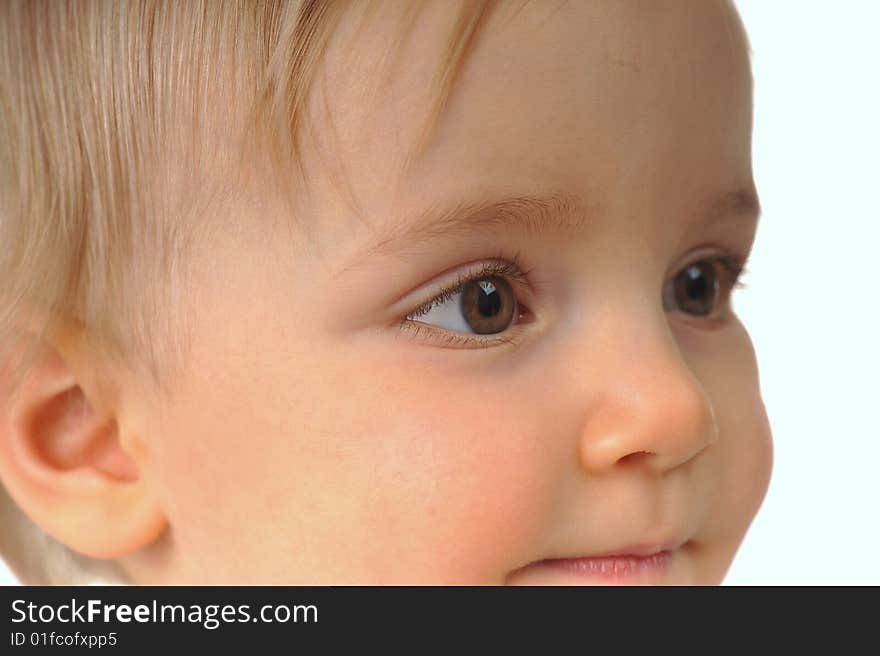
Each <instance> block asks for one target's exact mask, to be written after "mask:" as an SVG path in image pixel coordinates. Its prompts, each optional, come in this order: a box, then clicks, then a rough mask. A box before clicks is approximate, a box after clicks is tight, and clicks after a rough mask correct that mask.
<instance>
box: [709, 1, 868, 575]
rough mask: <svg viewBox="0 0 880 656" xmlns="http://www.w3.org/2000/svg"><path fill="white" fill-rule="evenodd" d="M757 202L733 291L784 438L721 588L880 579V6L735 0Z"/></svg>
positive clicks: (767, 400)
mask: <svg viewBox="0 0 880 656" xmlns="http://www.w3.org/2000/svg"><path fill="white" fill-rule="evenodd" d="M736 4H737V6H738V8H739V10H740V15H741V16H742V18H743V22H744V23H745V26H746V30H747V31H748V33H749V39H750V41H751V45H752V52H753V59H752V63H753V72H754V76H755V128H754V140H753V144H754V150H753V152H754V170H755V182H756V183H757V186H758V192H759V194H760V196H761V202H762V204H763V207H764V216H763V217H762V219H761V223H760V227H759V229H758V235H757V239H756V242H755V249H754V251H753V260H752V263H751V265H750V266H749V269H750V273H749V274H748V275H747V276H746V277H745V282H746V283H747V284H748V285H749V287H747V288H746V289H744V290H740V291H739V292H738V294H740V296H739V297H738V298H737V300H736V301H735V304H736V308H737V311H738V313H739V315H740V317H741V318H742V319H743V321H744V323H745V324H746V326H747V327H748V328H749V331H750V332H751V334H752V339H753V341H754V343H755V349H756V350H757V354H758V363H759V366H760V371H761V388H762V391H763V394H764V400H765V403H766V405H767V412H768V414H769V416H770V422H771V425H772V427H773V432H774V439H775V449H776V453H775V467H774V473H773V478H772V481H771V484H770V491H769V492H768V495H767V499H766V501H765V502H764V507H763V508H762V509H761V511H760V512H759V514H758V516H757V518H756V519H755V522H754V523H753V524H752V529H751V531H750V532H749V535H748V536H747V538H746V541H745V542H744V543H743V546H742V548H741V549H740V553H739V555H738V557H737V559H736V560H735V561H734V564H733V567H732V568H731V570H730V572H729V574H728V577H727V580H726V583H728V584H789V585H798V584H818V585H824V584H873V585H878V584H880V511H878V507H877V506H878V501H880V421H878V416H877V413H878V412H880V382H878V376H880V345H878V340H880V292H878V282H880V265H878V262H877V257H878V253H880V127H878V124H880V38H878V32H877V30H878V27H880V3H878V2H874V1H873V0H861V1H860V0H848V1H845V2H818V1H812V2H811V1H805V0H774V1H773V2H768V1H767V0H738V1H737V2H736Z"/></svg>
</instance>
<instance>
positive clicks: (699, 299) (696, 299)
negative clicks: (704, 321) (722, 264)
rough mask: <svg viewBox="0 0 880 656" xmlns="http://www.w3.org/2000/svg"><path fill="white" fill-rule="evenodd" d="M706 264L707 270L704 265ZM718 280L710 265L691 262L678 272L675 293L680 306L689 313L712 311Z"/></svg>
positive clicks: (703, 314) (707, 312)
mask: <svg viewBox="0 0 880 656" xmlns="http://www.w3.org/2000/svg"><path fill="white" fill-rule="evenodd" d="M707 266H708V271H707V270H706V267H707ZM717 292H718V281H717V280H716V277H715V275H714V272H713V269H712V266H711V265H707V264H693V265H691V266H689V267H688V268H687V269H685V270H684V271H682V273H681V274H679V279H678V280H677V281H676V293H677V295H678V299H677V300H678V303H679V305H680V307H681V308H682V309H683V310H684V311H685V312H688V313H690V314H695V315H699V316H705V315H707V314H710V313H711V312H712V307H713V305H714V304H715V300H716V298H715V297H716V296H717Z"/></svg>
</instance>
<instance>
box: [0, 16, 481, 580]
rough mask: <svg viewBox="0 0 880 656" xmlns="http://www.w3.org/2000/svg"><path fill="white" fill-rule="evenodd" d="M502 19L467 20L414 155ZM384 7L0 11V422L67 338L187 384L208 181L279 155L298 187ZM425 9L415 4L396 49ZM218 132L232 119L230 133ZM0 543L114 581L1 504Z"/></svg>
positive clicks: (44, 569)
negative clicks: (314, 113)
mask: <svg viewBox="0 0 880 656" xmlns="http://www.w3.org/2000/svg"><path fill="white" fill-rule="evenodd" d="M492 6H494V3H493V1H492V0H474V1H470V2H469V1H467V0H463V1H462V2H461V3H460V8H459V13H458V15H457V19H456V22H455V24H454V28H453V30H452V34H451V35H450V40H449V42H448V45H447V49H446V51H445V53H444V55H443V56H442V57H441V60H440V62H439V64H440V66H438V69H437V71H436V75H435V78H434V80H433V84H434V85H435V87H436V90H437V102H436V104H435V105H434V107H433V109H432V112H431V113H430V115H429V116H428V118H427V121H426V124H425V129H424V131H423V132H422V136H421V137H420V139H419V140H418V142H417V144H416V146H415V152H417V151H418V150H419V149H420V148H422V146H423V145H424V144H425V143H426V142H427V139H428V138H429V135H430V133H431V131H432V130H433V128H434V126H435V124H436V122H437V120H438V118H439V116H440V115H441V113H442V111H443V108H444V106H445V104H446V101H447V98H448V96H449V92H450V90H451V87H452V85H453V82H454V79H455V77H456V73H457V71H458V70H459V69H460V66H461V64H462V62H463V59H464V56H465V54H466V52H467V51H468V50H469V48H470V45H471V43H472V42H473V41H474V38H475V36H476V35H477V33H478V27H479V26H480V25H481V24H482V22H484V21H485V17H486V15H487V14H488V12H489V11H490V10H491V8H492ZM378 7H379V2H378V1H377V0H368V1H366V2H350V1H343V0H340V1H338V2H333V1H324V0H291V1H290V2H281V1H267V2H256V1H254V2H245V1H241V2H219V1H218V2H212V1H208V0H204V1H191V2H173V1H167V2H163V1H159V0H141V1H132V2H116V1H115V0H94V1H86V0H82V1H73V0H70V1H67V2H61V1H57V2H55V1H45V0H44V1H25V0H8V1H6V2H4V3H2V4H0V114H2V116H3V117H4V118H3V121H0V244H2V248H0V371H2V372H3V377H4V380H2V381H0V382H3V383H4V387H5V389H4V390H2V392H0V407H2V406H3V402H4V400H7V399H8V398H9V396H10V395H11V394H12V393H13V392H14V390H15V389H16V387H18V386H19V385H20V383H21V381H22V380H23V379H24V377H25V375H26V373H27V370H28V368H29V366H31V364H32V363H33V358H34V356H35V355H36V354H37V353H38V352H39V349H40V344H41V343H42V340H43V339H44V338H45V337H47V336H49V335H53V334H54V333H55V332H56V331H58V330H60V329H61V328H62V326H63V325H65V322H69V321H75V322H76V323H77V325H80V326H82V329H83V336H84V338H85V339H86V340H87V342H88V344H89V345H90V347H91V348H92V349H94V352H95V353H98V352H100V353H101V354H102V355H106V357H107V358H108V359H111V360H114V361H117V362H120V363H123V364H124V365H125V366H126V367H127V368H128V369H129V370H130V371H132V372H135V373H137V374H139V375H141V376H144V377H146V378H147V379H149V380H151V381H152V382H153V383H155V386H156V388H157V389H160V390H161V389H162V388H163V381H165V380H168V377H169V376H171V375H172V372H173V371H174V369H175V367H182V366H185V353H186V335H187V331H186V323H185V316H184V313H183V312H182V308H181V305H182V304H181V299H180V298H179V296H178V294H179V293H180V291H179V290H181V289H185V288H186V285H185V284H182V283H185V275H186V266H185V264H186V255H187V252H188V248H189V246H190V244H191V243H192V242H193V240H195V239H200V238H203V237H204V236H205V234H206V233H207V232H208V231H210V230H211V229H216V226H213V227H212V226H211V225H210V223H209V222H198V221H196V220H195V217H197V216H198V215H199V211H198V210H199V208H200V207H204V202H205V201H206V199H207V198H209V197H210V196H211V195H212V194H216V193H217V189H215V188H214V187H212V186H211V185H208V184H206V182H207V179H208V178H209V177H210V176H209V175H208V172H209V171H211V170H212V169H213V167H217V166H221V167H226V168H225V169H224V170H226V169H228V170H229V171H232V172H234V170H235V168H236V165H237V164H238V163H239V162H240V158H241V157H245V156H247V155H254V154H257V153H268V155H269V158H270V160H271V162H272V165H273V170H274V171H275V172H276V173H278V175H279V176H280V178H279V179H281V178H283V179H284V180H285V182H286V183H287V184H288V185H290V182H291V178H290V177H289V173H290V171H292V170H293V169H294V168H295V169H296V170H297V171H298V173H300V174H302V173H303V169H302V166H301V145H300V141H301V136H300V135H301V131H302V127H303V122H304V111H305V107H306V100H307V99H308V97H309V92H310V89H311V86H312V81H313V80H314V78H315V75H316V71H317V70H318V67H319V65H320V63H321V60H322V56H323V54H324V51H325V49H326V47H327V44H328V41H329V39H330V37H331V36H332V35H333V33H334V31H335V30H336V28H337V26H338V25H339V22H340V20H341V19H342V18H343V16H345V15H346V14H347V13H349V12H350V11H351V10H352V8H358V9H361V10H363V15H362V17H361V19H362V22H361V23H359V26H360V28H359V30H358V32H359V31H360V29H365V28H366V25H367V24H368V21H367V19H368V18H370V17H375V16H376V15H377V9H378ZM421 8H422V5H421V3H416V2H408V3H405V5H404V9H405V10H404V11H403V12H402V13H403V16H402V21H401V28H402V29H401V30H399V31H398V32H397V34H398V35H399V38H398V39H397V40H396V41H395V43H394V44H392V45H393V47H394V48H395V49H396V48H397V47H399V45H400V44H401V43H402V40H403V36H404V35H405V34H406V32H407V31H408V30H409V28H410V27H411V26H412V24H413V23H414V22H415V19H416V18H417V15H418V13H419V12H420V10H421ZM218 103H220V105H219V107H218ZM218 115H221V116H228V117H230V118H228V119H227V120H226V121H222V122H221V125H220V126H219V127H218V126H217V120H216V118H217V116H218ZM209 118H210V119H211V120H209ZM227 124H228V125H227ZM218 130H219V132H218ZM233 137H234V138H233ZM218 139H220V140H221V141H220V142H219V143H224V144H226V143H227V141H228V142H229V143H231V144H232V146H231V147H230V148H228V149H227V150H226V151H224V152H222V153H221V156H219V157H218V154H217V151H216V149H215V150H213V151H212V150H211V149H209V148H207V147H206V145H207V144H213V145H214V146H216V144H217V143H218ZM411 156H412V154H411ZM218 161H219V164H218V163H217V162H218ZM291 165H292V166H291ZM294 188H295V187H294ZM33 310H36V312H32V311H33ZM25 316H28V317H36V318H37V319H38V321H39V323H38V325H37V326H36V327H34V326H33V324H27V326H28V327H29V328H30V332H28V335H29V337H28V340H29V341H28V342H27V344H26V346H25V347H24V349H23V351H22V346H21V339H22V334H23V332H22V330H21V325H22V319H23V317H25ZM22 352H23V353H24V355H23V356H21V357H18V356H17V355H16V356H14V354H21V353H22ZM0 531H2V536H0V553H2V555H3V556H4V557H5V558H6V559H7V560H8V562H9V563H10V566H11V567H12V569H13V570H14V571H15V572H16V573H17V574H18V575H19V577H20V578H22V580H23V581H25V582H27V583H73V582H80V581H82V580H83V577H84V576H85V575H84V574H83V572H86V571H88V572H91V574H92V575H98V574H96V572H97V571H98V569H99V568H102V567H104V566H105V565H108V563H100V562H97V561H90V559H86V558H84V557H82V556H78V555H76V554H73V553H72V552H71V551H70V550H67V549H66V548H65V547H63V546H62V545H60V544H59V543H57V542H55V541H54V540H52V538H50V537H49V536H47V535H46V534H45V533H43V532H42V531H40V530H39V529H38V528H37V527H36V526H34V525H33V524H32V523H31V522H30V521H29V520H28V519H27V518H25V517H24V516H23V515H22V514H21V513H20V512H19V511H18V509H17V508H15V506H14V504H13V503H12V501H11V500H10V499H8V498H7V496H6V494H5V493H4V492H3V490H2V489H0ZM104 569H106V568H104ZM78 572H79V574H77V573H78ZM98 576H100V577H101V578H106V577H105V576H104V575H98Z"/></svg>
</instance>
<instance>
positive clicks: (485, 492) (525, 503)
mask: <svg viewBox="0 0 880 656" xmlns="http://www.w3.org/2000/svg"><path fill="white" fill-rule="evenodd" d="M382 380H383V382H384V384H385V389H384V390H383V391H382V393H380V394H377V390H376V388H375V387H370V388H362V389H361V390H360V393H359V394H356V395H353V396H352V397H350V398H351V401H352V402H351V404H350V408H349V412H350V414H348V416H346V417H345V418H344V419H343V421H342V424H344V425H345V426H361V427H363V428H362V430H361V431H359V435H358V440H359V442H360V443H361V444H364V445H368V446H367V448H366V449H365V450H364V458H363V461H362V462H361V469H362V471H363V472H364V474H365V478H364V479H363V480H362V481H360V484H361V485H364V486H369V488H370V489H371V490H372V494H374V495H375V507H374V508H373V509H372V511H371V512H370V515H371V521H374V522H376V530H377V533H380V534H381V535H382V536H383V540H385V538H386V537H387V541H385V542H384V544H383V545H382V546H383V548H382V550H381V551H380V552H377V553H375V554H374V560H373V563H372V568H373V569H376V570H379V571H381V572H382V573H383V575H384V576H385V578H386V579H387V580H396V579H398V578H399V574H400V567H401V564H402V563H406V564H407V566H409V567H411V568H412V572H413V574H414V575H415V576H416V577H417V578H418V579H419V580H439V581H445V582H449V583H473V582H484V583H497V582H500V581H501V580H502V579H503V577H504V576H505V575H506V574H507V572H508V571H509V570H510V569H511V563H515V562H516V561H517V560H518V559H519V558H520V554H519V553H518V550H519V549H521V548H522V545H524V544H528V537H529V536H531V535H533V534H534V533H535V532H536V530H537V528H536V527H537V526H538V525H539V524H540V523H541V522H542V521H546V516H547V508H548V506H549V503H550V499H549V498H548V494H549V489H550V487H549V486H548V485H547V479H548V476H552V469H551V468H550V467H551V465H550V463H549V462H546V461H547V457H548V456H547V454H546V449H545V450H542V448H541V440H540V434H539V432H538V427H537V422H535V421H534V420H533V419H532V418H531V417H530V416H529V415H528V413H526V412H525V410H524V409H525V408H526V407H527V406H526V405H524V404H523V403H522V402H521V400H520V401H517V400H516V399H514V398H512V397H511V396H510V395H509V393H507V392H506V391H505V389H504V386H503V385H499V384H498V383H497V381H496V382H495V383H494V384H489V383H488V382H486V381H484V380H482V379H480V378H479V377H475V376H470V377H468V376H464V375H460V376H449V375H445V376H442V377H434V378H433V379H432V377H430V376H428V377H426V376H418V375H417V376H414V375H413V373H412V371H405V372H404V371H399V372H392V371H389V370H387V368H386V371H385V373H384V374H383V378H382ZM389 398H390V399H394V402H393V404H392V405H390V406H388V410H387V412H383V413H381V414H380V415H378V416H377V415H376V413H374V412H372V409H373V408H376V407H379V406H380V405H381V404H382V402H383V401H384V402H386V403H387V399H389ZM340 428H341V427H340ZM392 553H393V554H394V557H393V558H389V555H391V554H392ZM417 572H418V574H416V573H417Z"/></svg>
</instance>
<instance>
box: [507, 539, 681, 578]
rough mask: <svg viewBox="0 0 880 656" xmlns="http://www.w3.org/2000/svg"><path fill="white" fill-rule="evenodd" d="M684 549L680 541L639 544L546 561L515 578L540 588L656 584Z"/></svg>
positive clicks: (523, 571)
mask: <svg viewBox="0 0 880 656" xmlns="http://www.w3.org/2000/svg"><path fill="white" fill-rule="evenodd" d="M686 545H687V542H682V541H677V542H666V543H662V544H642V545H633V546H630V547H623V548H620V549H614V550H613V551H608V552H604V553H600V554H594V555H589V556H577V557H573V558H548V559H545V560H539V561H536V562H533V563H531V564H529V565H527V566H526V567H524V568H522V569H521V570H519V575H520V577H519V578H522V579H523V580H524V581H525V582H534V583H538V584H542V585H546V584H550V585H552V584H566V583H568V584H574V585H589V584H593V585H596V584H606V585H639V584H651V583H654V584H658V583H662V582H663V581H665V580H667V579H668V575H669V572H670V569H671V567H672V565H673V563H674V560H675V559H676V558H677V557H678V556H679V555H680V552H681V550H682V549H683V548H684V547H685V546H686Z"/></svg>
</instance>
